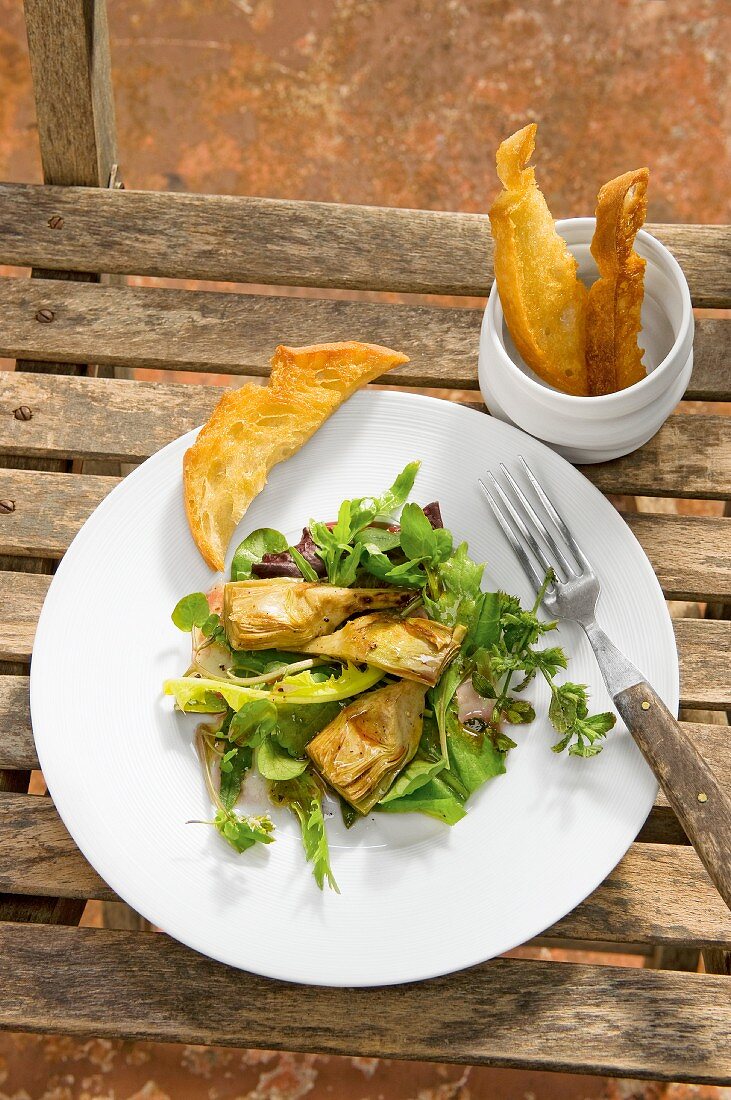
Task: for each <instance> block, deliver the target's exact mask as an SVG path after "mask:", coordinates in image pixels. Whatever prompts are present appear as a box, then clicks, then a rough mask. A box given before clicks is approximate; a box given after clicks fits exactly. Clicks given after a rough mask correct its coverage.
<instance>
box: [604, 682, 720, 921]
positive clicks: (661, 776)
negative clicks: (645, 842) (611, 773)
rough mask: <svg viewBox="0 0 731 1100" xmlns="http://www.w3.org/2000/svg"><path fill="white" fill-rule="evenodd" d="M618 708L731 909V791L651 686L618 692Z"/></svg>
mask: <svg viewBox="0 0 731 1100" xmlns="http://www.w3.org/2000/svg"><path fill="white" fill-rule="evenodd" d="M614 705H615V706H616V708H617V710H618V711H619V713H620V715H621V716H622V718H623V719H624V722H625V724H626V726H627V729H628V730H629V731H630V733H631V734H632V736H633V737H634V739H635V741H636V742H637V744H638V745H639V747H640V749H641V751H642V754H643V756H644V757H645V759H646V760H647V762H648V764H649V765H650V767H651V768H652V770H653V771H654V773H655V775H656V776H657V779H658V782H659V783H660V786H661V787H662V789H663V791H664V792H665V794H666V796H667V799H668V802H669V803H670V805H671V806H672V807H673V809H674V810H675V813H676V814H677V816H678V818H679V820H680V823H681V825H682V826H683V828H684V829H685V831H686V833H687V834H688V838H689V840H690V842H691V844H692V845H693V847H694V848H695V850H696V852H697V853H698V855H699V856H700V858H701V860H702V862H703V864H704V866H705V868H706V870H707V871H708V874H709V875H710V877H711V878H712V880H713V882H714V883H715V885H716V888H717V889H718V892H719V894H720V895H721V897H722V898H723V900H724V901H725V902H726V904H727V905H728V907H729V909H731V792H729V791H727V790H724V788H723V787H722V786H721V784H720V783H719V782H718V780H717V779H716V777H715V775H714V774H713V772H712V771H711V769H710V768H709V766H708V764H707V763H706V761H705V760H704V759H703V757H702V756H701V755H700V753H699V752H698V750H697V749H696V747H695V745H694V744H693V743H692V741H691V740H690V738H689V737H688V736H687V734H685V733H684V732H683V727H682V726H681V725H680V723H679V722H678V721H677V720H676V719H675V718H673V716H672V714H671V713H670V711H669V710H668V709H667V707H666V706H665V704H664V703H663V702H662V700H661V699H660V697H659V696H658V695H657V693H656V692H655V691H654V690H653V689H652V688H651V687H650V685H649V684H648V683H646V682H644V681H643V682H642V683H639V684H635V685H634V686H633V687H628V688H625V689H624V690H623V691H620V692H618V694H617V695H615V696H614Z"/></svg>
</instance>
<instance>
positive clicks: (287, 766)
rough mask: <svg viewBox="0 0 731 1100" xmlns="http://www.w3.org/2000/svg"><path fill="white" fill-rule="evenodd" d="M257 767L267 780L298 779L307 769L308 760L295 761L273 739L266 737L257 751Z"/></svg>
mask: <svg viewBox="0 0 731 1100" xmlns="http://www.w3.org/2000/svg"><path fill="white" fill-rule="evenodd" d="M256 766H257V768H258V769H259V771H260V773H261V774H262V775H263V776H264V778H265V779H273V780H286V779H296V778H297V776H298V775H302V772H303V771H304V770H305V768H306V767H307V761H306V760H295V758H294V757H293V756H290V754H289V753H288V752H287V750H286V749H283V748H282V747H281V745H279V744H278V743H277V742H276V741H275V740H274V739H273V737H265V738H264V739H263V741H262V742H261V744H260V745H259V747H258V749H257V750H256Z"/></svg>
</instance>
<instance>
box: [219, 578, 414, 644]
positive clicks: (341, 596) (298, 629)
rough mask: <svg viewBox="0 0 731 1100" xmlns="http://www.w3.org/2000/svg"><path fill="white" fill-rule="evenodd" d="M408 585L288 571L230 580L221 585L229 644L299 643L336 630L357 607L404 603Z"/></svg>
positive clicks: (365, 608)
mask: <svg viewBox="0 0 731 1100" xmlns="http://www.w3.org/2000/svg"><path fill="white" fill-rule="evenodd" d="M413 598H414V594H413V592H412V591H410V590H409V589H408V588H335V587H333V585H331V584H316V583H314V582H309V581H298V580H294V579H293V578H290V577H272V578H267V579H266V580H252V581H231V582H230V583H229V584H226V585H225V586H224V589H223V621H224V626H225V628H226V636H227V638H228V640H229V642H230V644H231V645H232V646H233V648H234V649H298V650H299V649H301V648H302V645H303V643H305V642H309V641H311V640H312V639H313V638H319V637H320V636H321V635H323V634H329V633H331V632H332V631H333V630H337V628H338V627H339V626H340V624H341V623H343V622H345V620H346V619H347V618H349V617H350V616H351V615H355V614H356V612H358V611H373V610H375V609H378V608H383V607H405V606H406V604H407V603H408V602H409V600H412V599H413Z"/></svg>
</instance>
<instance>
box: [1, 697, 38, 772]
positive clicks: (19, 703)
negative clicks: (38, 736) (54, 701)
mask: <svg viewBox="0 0 731 1100" xmlns="http://www.w3.org/2000/svg"><path fill="white" fill-rule="evenodd" d="M28 688H29V681H28V677H27V676H0V768H9V769H11V768H16V769H18V770H22V771H32V770H33V769H34V768H37V767H38V754H37V752H36V746H35V742H34V740H33V732H32V729H31V724H30V699H29V696H28Z"/></svg>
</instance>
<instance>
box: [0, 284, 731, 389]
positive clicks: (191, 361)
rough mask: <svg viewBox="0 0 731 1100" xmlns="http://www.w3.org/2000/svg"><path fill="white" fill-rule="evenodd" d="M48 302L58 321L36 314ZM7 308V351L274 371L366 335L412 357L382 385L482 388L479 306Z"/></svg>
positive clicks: (116, 297)
mask: <svg viewBox="0 0 731 1100" xmlns="http://www.w3.org/2000/svg"><path fill="white" fill-rule="evenodd" d="M41 309H48V310H50V311H51V312H52V313H53V316H54V320H53V321H52V322H51V323H50V324H40V323H39V322H38V321H37V320H36V315H37V313H38V312H39V311H40V310H41ZM0 314H2V317H3V325H2V328H0V355H7V356H13V355H24V356H25V355H27V356H29V357H31V356H32V357H33V358H34V359H58V360H64V359H66V360H68V361H69V362H76V361H79V362H81V361H85V360H93V361H94V362H96V363H102V364H106V365H110V366H115V367H125V368H126V367H149V368H161V369H175V370H195V371H211V372H214V373H218V374H229V373H230V374H253V375H266V374H268V373H269V361H270V359H271V357H272V354H273V352H274V348H275V347H276V345H277V344H280V343H287V344H293V345H295V346H296V345H300V344H311V343H317V342H322V341H329V340H346V339H347V340H351V339H359V340H366V341H370V342H372V343H379V344H385V345H387V346H389V347H394V348H396V349H398V350H401V351H404V352H405V353H406V354H407V355H409V356H410V357H411V360H412V361H411V362H410V363H409V364H407V365H406V366H405V367H402V368H399V369H397V370H395V371H393V372H391V373H390V374H389V375H386V376H384V379H383V381H384V382H387V383H391V384H397V383H401V384H402V385H410V386H454V387H459V388H476V387H477V350H478V342H479V335H480V324H481V322H482V311H481V310H476V309H437V308H433V307H428V306H396V305H389V304H387V303H370V302H348V301H342V300H339V299H323V298H291V297H284V296H281V295H280V296H279V297H272V296H269V295H261V294H257V295H254V294H220V293H213V292H206V291H185V290H159V289H151V288H145V289H140V288H133V287H109V286H103V287H99V286H92V285H84V284H81V283H54V282H52V281H50V280H46V281H43V282H38V281H37V280H30V279H19V278H9V279H0ZM729 328H730V330H731V326H729ZM701 344H702V340H701ZM702 357H703V356H702V352H701V358H702Z"/></svg>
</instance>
